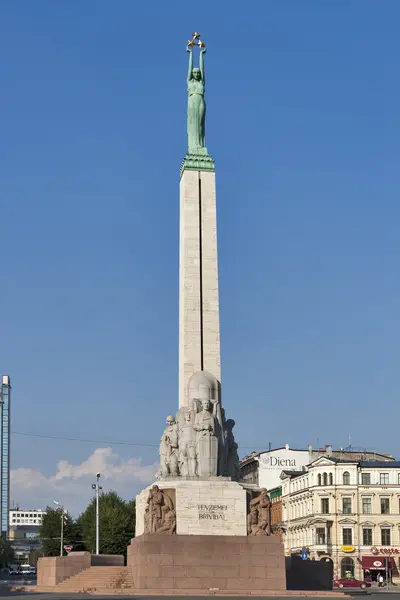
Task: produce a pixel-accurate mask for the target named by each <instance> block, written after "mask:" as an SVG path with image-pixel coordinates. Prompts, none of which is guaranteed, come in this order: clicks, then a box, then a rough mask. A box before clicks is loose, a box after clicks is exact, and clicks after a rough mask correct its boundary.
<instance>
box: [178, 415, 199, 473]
mask: <svg viewBox="0 0 400 600" xmlns="http://www.w3.org/2000/svg"><path fill="white" fill-rule="evenodd" d="M179 471H180V474H181V475H187V476H190V477H195V476H196V475H197V461H196V431H195V429H194V427H193V416H192V411H190V410H188V411H186V412H185V414H184V419H183V423H182V424H181V426H180V428H179Z"/></svg>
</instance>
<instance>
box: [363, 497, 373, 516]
mask: <svg viewBox="0 0 400 600" xmlns="http://www.w3.org/2000/svg"><path fill="white" fill-rule="evenodd" d="M362 511H363V514H364V515H370V514H372V498H363V499H362Z"/></svg>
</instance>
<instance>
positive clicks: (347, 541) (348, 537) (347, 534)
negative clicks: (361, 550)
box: [342, 527, 383, 546]
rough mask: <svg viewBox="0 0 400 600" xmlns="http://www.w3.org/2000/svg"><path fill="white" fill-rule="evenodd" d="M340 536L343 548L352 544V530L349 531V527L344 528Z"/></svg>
mask: <svg viewBox="0 0 400 600" xmlns="http://www.w3.org/2000/svg"><path fill="white" fill-rule="evenodd" d="M382 531H383V530H382ZM342 534H343V546H351V545H352V544H353V530H352V529H350V527H345V528H344V529H343V531H342Z"/></svg>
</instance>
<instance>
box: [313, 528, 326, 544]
mask: <svg viewBox="0 0 400 600" xmlns="http://www.w3.org/2000/svg"><path fill="white" fill-rule="evenodd" d="M315 534H316V544H317V545H319V546H323V545H324V544H326V532H325V527H317V528H316V530H315Z"/></svg>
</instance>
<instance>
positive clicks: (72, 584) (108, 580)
mask: <svg viewBox="0 0 400 600" xmlns="http://www.w3.org/2000/svg"><path fill="white" fill-rule="evenodd" d="M133 587H134V581H133V573H132V570H131V569H128V568H127V567H109V566H108V567H89V568H88V569H85V570H83V571H81V572H80V573H77V574H76V575H73V576H72V577H70V578H69V579H65V580H64V581H62V582H61V583H59V584H58V585H57V586H55V590H56V591H57V592H64V591H65V592H67V591H68V592H82V591H89V590H93V591H97V590H99V589H102V590H107V591H108V592H110V591H114V590H118V589H121V590H125V589H131V588H133Z"/></svg>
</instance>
